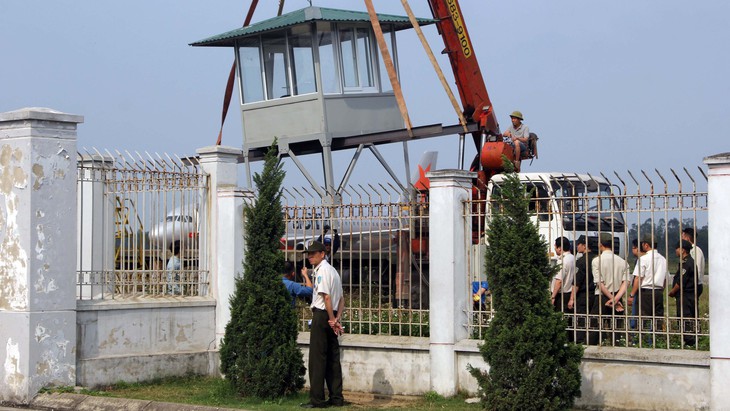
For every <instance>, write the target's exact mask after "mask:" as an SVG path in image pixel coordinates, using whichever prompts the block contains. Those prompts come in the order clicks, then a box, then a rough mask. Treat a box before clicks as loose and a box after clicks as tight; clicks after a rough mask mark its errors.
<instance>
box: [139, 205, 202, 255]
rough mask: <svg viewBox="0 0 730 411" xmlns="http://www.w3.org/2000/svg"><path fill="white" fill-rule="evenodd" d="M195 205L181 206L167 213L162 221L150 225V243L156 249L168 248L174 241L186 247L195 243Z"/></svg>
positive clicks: (196, 220) (196, 213)
mask: <svg viewBox="0 0 730 411" xmlns="http://www.w3.org/2000/svg"><path fill="white" fill-rule="evenodd" d="M196 208H197V207H195V206H187V207H185V206H182V207H177V208H175V209H174V210H172V211H170V212H169V213H167V216H165V220H164V221H160V222H159V223H157V224H155V225H154V226H152V227H151V229H150V231H149V233H148V236H149V239H150V242H151V244H152V245H153V246H154V247H156V248H157V249H168V248H169V247H170V244H172V243H173V242H175V241H180V243H181V244H182V245H183V246H185V245H188V247H186V248H191V246H192V244H193V243H194V244H197V239H198V230H199V227H198V212H197V209H196Z"/></svg>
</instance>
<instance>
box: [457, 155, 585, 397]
mask: <svg viewBox="0 0 730 411" xmlns="http://www.w3.org/2000/svg"><path fill="white" fill-rule="evenodd" d="M506 164H507V163H506ZM509 166H510V168H509V171H510V172H509V173H508V174H507V176H506V180H505V182H504V184H503V185H502V187H501V188H502V189H501V190H500V194H498V195H497V196H496V198H495V199H494V202H493V204H492V206H493V209H494V212H493V214H492V218H491V219H490V221H489V229H488V230H487V235H488V241H489V246H488V247H487V252H486V266H487V268H488V271H487V273H488V276H489V285H490V287H491V290H492V304H493V305H494V308H495V315H494V318H493V319H492V321H491V323H490V324H489V328H488V329H487V330H486V332H485V333H484V343H483V344H482V345H481V347H480V351H481V355H482V357H483V358H484V360H485V361H486V362H487V363H488V364H489V367H490V368H489V371H488V372H486V371H482V370H479V369H477V368H473V367H471V366H470V372H471V373H472V375H473V376H474V377H476V379H477V381H478V383H479V389H480V395H481V397H482V402H483V404H484V406H485V407H486V409H489V410H564V409H569V408H571V407H572V405H573V403H574V401H575V398H576V397H579V396H580V384H581V376H580V370H579V368H578V367H579V365H580V361H581V358H582V355H583V348H582V347H581V346H579V345H576V344H572V343H568V338H567V334H566V331H565V328H566V322H565V320H564V319H563V316H562V314H561V313H559V312H555V311H554V310H553V307H552V305H551V304H550V293H549V291H548V287H549V281H550V278H551V277H552V275H553V273H555V267H553V266H552V265H551V263H550V261H549V259H548V256H547V253H546V250H547V244H546V243H545V241H544V240H543V239H542V238H541V237H540V235H539V233H538V230H537V227H536V226H535V225H534V224H533V223H532V222H531V221H530V215H529V212H528V203H529V193H527V192H526V190H525V187H524V185H522V184H521V183H520V181H519V178H518V176H517V175H516V174H515V173H513V172H511V170H512V168H511V165H509Z"/></svg>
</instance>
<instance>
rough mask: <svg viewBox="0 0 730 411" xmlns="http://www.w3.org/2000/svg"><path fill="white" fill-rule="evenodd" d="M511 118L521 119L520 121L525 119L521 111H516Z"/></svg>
mask: <svg viewBox="0 0 730 411" xmlns="http://www.w3.org/2000/svg"><path fill="white" fill-rule="evenodd" d="M509 116H510V117H514V118H519V119H520V120H524V118H522V112H521V111H517V110H515V111H513V112H512V114H510V115H509Z"/></svg>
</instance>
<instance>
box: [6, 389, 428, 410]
mask: <svg viewBox="0 0 730 411" xmlns="http://www.w3.org/2000/svg"><path fill="white" fill-rule="evenodd" d="M345 398H346V399H347V401H348V402H350V403H352V404H358V405H364V406H367V407H370V408H380V407H383V408H385V407H388V408H390V407H398V406H404V405H407V404H408V403H409V402H413V401H417V400H418V399H419V398H418V397H409V396H402V395H377V394H368V393H358V392H346V393H345ZM19 409H25V410H34V411H48V410H53V411H73V410H89V411H91V410H93V411H117V410H122V411H222V410H231V408H219V407H205V406H201V405H187V404H176V403H167V402H156V401H146V400H131V399H126V398H109V397H93V396H89V395H83V394H71V393H62V394H61V393H54V394H38V396H37V397H36V398H35V399H33V401H32V402H31V404H30V406H29V407H20V406H18V407H17V408H11V407H7V406H5V407H3V406H0V411H18V410H19ZM238 411H241V410H240V409H238Z"/></svg>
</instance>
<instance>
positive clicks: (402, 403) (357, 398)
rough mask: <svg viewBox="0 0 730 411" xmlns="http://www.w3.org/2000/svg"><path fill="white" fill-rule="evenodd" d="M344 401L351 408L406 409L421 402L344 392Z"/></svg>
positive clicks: (408, 398)
mask: <svg viewBox="0 0 730 411" xmlns="http://www.w3.org/2000/svg"><path fill="white" fill-rule="evenodd" d="M344 397H345V401H347V402H349V403H350V406H352V407H362V408H408V407H412V406H413V404H414V403H416V402H418V401H419V400H421V398H420V397H410V396H405V395H383V394H371V393H365V392H349V391H348V392H345V393H344Z"/></svg>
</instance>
